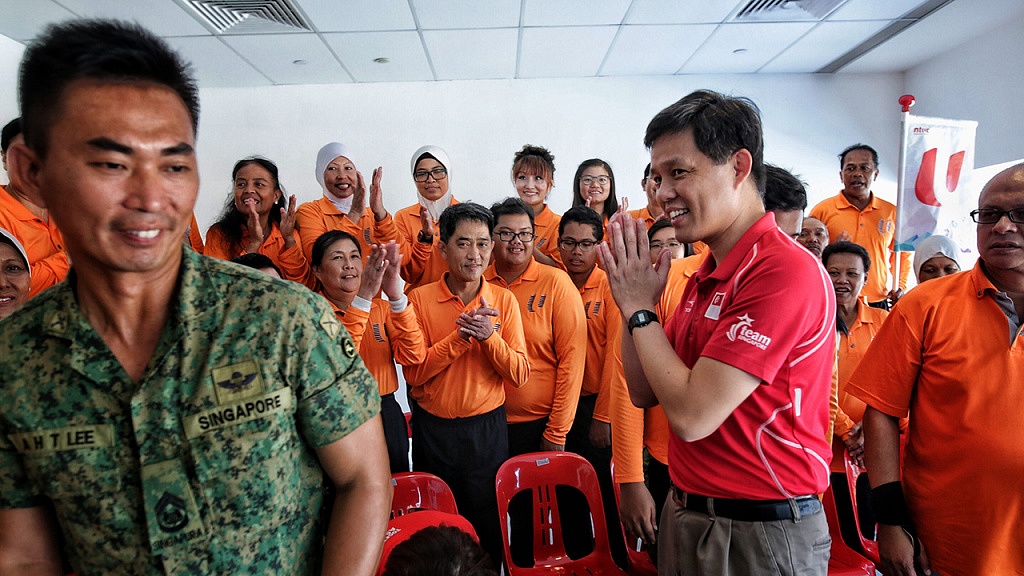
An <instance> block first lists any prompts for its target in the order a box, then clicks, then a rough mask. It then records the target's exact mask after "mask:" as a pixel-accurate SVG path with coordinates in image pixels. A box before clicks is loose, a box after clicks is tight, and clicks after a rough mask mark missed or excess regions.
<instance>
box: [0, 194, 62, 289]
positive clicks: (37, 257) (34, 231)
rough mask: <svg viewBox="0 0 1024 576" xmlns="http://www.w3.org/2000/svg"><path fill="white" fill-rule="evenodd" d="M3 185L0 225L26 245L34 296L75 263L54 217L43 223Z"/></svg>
mask: <svg viewBox="0 0 1024 576" xmlns="http://www.w3.org/2000/svg"><path fill="white" fill-rule="evenodd" d="M0 188H2V189H3V191H2V192H0V228H3V229H4V230H7V231H8V232H10V233H11V234H13V235H14V237H15V238H17V239H18V242H21V245H22V246H24V247H25V252H26V254H28V260H29V266H30V267H31V268H32V280H31V282H30V283H29V289H28V295H29V297H32V296H35V295H36V294H39V293H40V292H42V291H43V290H45V289H47V288H49V287H50V286H53V285H54V284H57V283H58V282H60V281H61V280H63V279H64V278H65V277H66V276H67V275H68V270H69V269H70V268H71V263H70V262H69V261H68V255H67V253H66V252H64V248H65V246H64V237H63V236H62V235H61V233H60V230H58V229H57V223H56V222H54V221H53V219H52V218H51V219H50V221H49V222H43V221H42V219H40V218H37V217H36V215H35V214H33V213H32V212H31V211H30V210H29V209H28V208H26V207H25V206H24V205H23V204H22V203H21V202H18V199H17V198H15V197H14V196H11V194H10V193H9V192H8V191H7V187H6V186H0Z"/></svg>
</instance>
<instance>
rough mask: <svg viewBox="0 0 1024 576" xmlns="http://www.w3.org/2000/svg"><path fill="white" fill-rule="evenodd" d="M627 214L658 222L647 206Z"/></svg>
mask: <svg viewBox="0 0 1024 576" xmlns="http://www.w3.org/2000/svg"><path fill="white" fill-rule="evenodd" d="M626 213H627V214H629V215H630V216H632V217H633V219H634V220H643V221H644V224H646V225H647V229H648V230H650V229H651V226H654V223H655V222H656V221H657V220H658V219H657V218H655V217H654V216H651V209H650V208H649V207H647V206H644V207H643V208H639V209H637V210H629V211H628V212H626ZM613 442H614V440H613ZM616 464H618V461H616Z"/></svg>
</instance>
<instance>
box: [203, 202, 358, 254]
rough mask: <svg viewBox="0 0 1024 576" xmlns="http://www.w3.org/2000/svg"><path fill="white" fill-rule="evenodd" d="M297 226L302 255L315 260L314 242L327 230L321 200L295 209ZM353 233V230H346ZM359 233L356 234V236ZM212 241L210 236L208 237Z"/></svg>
mask: <svg viewBox="0 0 1024 576" xmlns="http://www.w3.org/2000/svg"><path fill="white" fill-rule="evenodd" d="M295 227H296V228H298V229H299V230H300V231H301V233H302V242H300V244H301V245H302V255H303V256H304V257H305V259H306V262H309V263H311V264H312V262H313V244H315V243H316V239H317V238H319V237H320V236H321V235H322V234H323V233H324V232H327V224H326V223H325V222H324V213H323V210H321V208H320V206H319V200H316V201H313V202H305V203H304V204H302V205H301V206H299V208H298V210H296V211H295ZM346 232H349V233H351V232H352V231H351V230H346ZM358 237H359V235H358V234H356V238H358ZM206 241H207V242H209V241H210V239H209V238H207V239H206Z"/></svg>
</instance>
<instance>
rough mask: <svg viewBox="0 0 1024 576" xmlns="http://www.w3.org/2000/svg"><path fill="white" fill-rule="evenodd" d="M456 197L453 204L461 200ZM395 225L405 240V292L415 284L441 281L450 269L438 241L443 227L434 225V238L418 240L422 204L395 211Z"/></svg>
mask: <svg viewBox="0 0 1024 576" xmlns="http://www.w3.org/2000/svg"><path fill="white" fill-rule="evenodd" d="M458 203H459V201H458V200H456V199H455V198H452V202H451V204H449V206H454V205H455V204H458ZM395 227H396V228H397V229H398V236H399V238H401V241H402V279H403V280H405V293H406V294H408V293H410V292H412V291H413V289H415V288H419V287H420V286H425V285H427V284H431V283H433V282H437V281H438V279H440V278H441V276H443V275H444V273H445V272H447V271H448V262H447V261H446V260H445V259H444V257H443V256H441V249H440V248H438V247H437V245H438V244H439V243H440V242H441V240H440V238H439V237H438V235H439V232H440V231H439V230H437V229H436V228H437V227H436V226H435V227H434V228H435V230H434V241H433V242H432V243H430V244H424V243H422V242H419V241H418V240H416V237H417V236H418V235H419V232H420V230H422V229H423V226H422V225H421V224H420V205H419V204H413V205H412V206H406V207H405V208H402V209H401V210H399V211H398V212H396V213H395Z"/></svg>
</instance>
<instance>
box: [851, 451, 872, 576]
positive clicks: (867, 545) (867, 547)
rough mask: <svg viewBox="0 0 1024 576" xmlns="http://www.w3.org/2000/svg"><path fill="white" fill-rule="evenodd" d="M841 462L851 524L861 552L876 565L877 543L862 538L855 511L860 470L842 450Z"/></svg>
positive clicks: (858, 515) (858, 518) (858, 517)
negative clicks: (854, 526)
mask: <svg viewBox="0 0 1024 576" xmlns="http://www.w3.org/2000/svg"><path fill="white" fill-rule="evenodd" d="M843 461H844V462H845V464H846V485H847V486H848V487H849V492H850V505H851V506H852V508H853V522H854V524H855V525H856V526H857V538H858V539H859V540H860V547H861V550H863V551H864V555H865V556H867V557H868V559H870V560H871V561H872V562H874V563H875V564H878V542H875V541H874V540H871V539H869V538H865V537H864V533H863V532H861V531H860V512H859V511H858V510H857V478H858V477H859V476H860V474H861V472H862V470H861V469H860V467H859V466H857V465H856V464H855V463H854V462H853V460H852V459H851V458H850V453H849V452H847V451H845V450H843Z"/></svg>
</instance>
